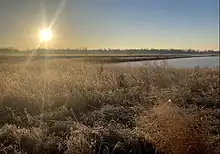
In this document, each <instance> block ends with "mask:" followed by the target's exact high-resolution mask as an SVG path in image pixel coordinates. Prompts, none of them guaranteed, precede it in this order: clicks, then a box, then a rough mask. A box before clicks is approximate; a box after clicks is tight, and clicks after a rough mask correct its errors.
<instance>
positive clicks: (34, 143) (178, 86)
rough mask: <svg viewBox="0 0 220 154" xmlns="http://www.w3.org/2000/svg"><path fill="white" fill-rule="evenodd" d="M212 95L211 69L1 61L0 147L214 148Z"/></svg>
mask: <svg viewBox="0 0 220 154" xmlns="http://www.w3.org/2000/svg"><path fill="white" fill-rule="evenodd" d="M45 66H46V67H45ZM218 94H219V72H218V70H217V69H198V68H197V69H179V70H178V69H170V68H165V67H158V66H156V65H155V66H152V65H151V66H150V65H146V67H145V68H115V67H110V66H107V65H102V66H101V65H95V64H93V65H90V64H86V63H84V64H83V63H76V62H73V61H71V60H51V61H49V62H48V63H45V61H35V62H31V63H30V64H29V65H25V64H24V63H20V64H1V65H0V117H1V118H0V153H65V154H68V153H100V154H101V153H156V151H157V152H159V153H183V154H184V153H218V152H219V131H218V128H219V118H220V117H219V110H220V103H219V101H220V100H219V95H218ZM169 99H171V100H172V102H167V101H168V100H169Z"/></svg>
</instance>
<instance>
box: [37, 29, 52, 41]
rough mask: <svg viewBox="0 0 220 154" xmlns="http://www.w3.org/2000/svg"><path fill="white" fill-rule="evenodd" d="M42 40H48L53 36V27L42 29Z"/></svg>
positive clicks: (40, 34)
mask: <svg viewBox="0 0 220 154" xmlns="http://www.w3.org/2000/svg"><path fill="white" fill-rule="evenodd" d="M39 37H40V41H42V42H48V41H50V40H51V39H52V38H53V33H52V31H51V29H42V30H40V33H39Z"/></svg>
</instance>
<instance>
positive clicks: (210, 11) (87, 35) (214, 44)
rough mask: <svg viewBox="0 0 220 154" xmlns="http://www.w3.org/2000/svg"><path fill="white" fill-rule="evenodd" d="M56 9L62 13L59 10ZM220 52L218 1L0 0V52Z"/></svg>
mask: <svg viewBox="0 0 220 154" xmlns="http://www.w3.org/2000/svg"><path fill="white" fill-rule="evenodd" d="M59 11H60V12H59ZM55 17H57V18H56V20H55V22H54V24H52V28H51V29H52V31H53V35H54V37H53V39H52V40H51V41H50V42H48V46H49V47H50V48H120V49H124V48H163V49H170V48H177V49H196V50H207V49H212V50H219V44H218V40H219V24H218V22H219V0H0V48H1V47H13V48H18V49H32V48H35V47H36V46H37V44H38V43H39V36H38V35H39V31H40V30H41V29H43V28H47V27H48V26H49V25H51V23H52V21H54V19H55Z"/></svg>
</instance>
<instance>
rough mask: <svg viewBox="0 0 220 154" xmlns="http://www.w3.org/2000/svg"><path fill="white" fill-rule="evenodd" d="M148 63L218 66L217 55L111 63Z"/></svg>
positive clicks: (124, 64) (181, 65)
mask: <svg viewBox="0 0 220 154" xmlns="http://www.w3.org/2000/svg"><path fill="white" fill-rule="evenodd" d="M148 64H153V65H163V66H166V67H173V68H194V67H201V68H204V67H208V68H212V67H219V66H220V65H219V57H217V56H216V57H196V58H180V59H167V60H153V61H139V62H123V63H117V64H112V65H116V66H130V67H143V66H146V65H148Z"/></svg>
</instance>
